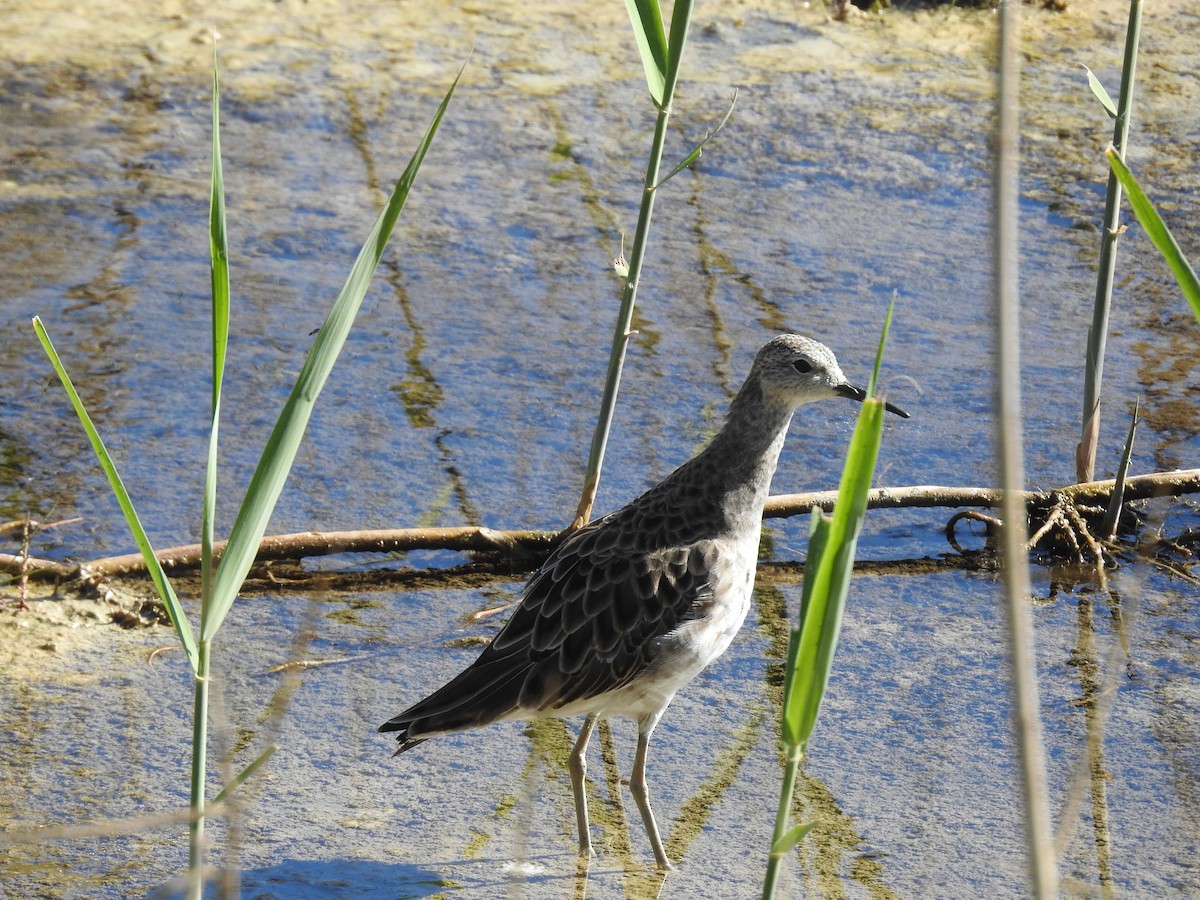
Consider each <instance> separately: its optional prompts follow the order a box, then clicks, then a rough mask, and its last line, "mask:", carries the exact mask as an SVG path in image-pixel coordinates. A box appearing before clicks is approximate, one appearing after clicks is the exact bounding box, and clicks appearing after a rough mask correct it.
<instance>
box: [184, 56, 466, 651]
mask: <svg viewBox="0 0 1200 900" xmlns="http://www.w3.org/2000/svg"><path fill="white" fill-rule="evenodd" d="M461 77H462V72H461V71H460V72H459V74H458V77H456V78H455V79H454V83H453V84H452V85H451V86H450V89H449V90H448V91H447V92H446V96H445V97H444V98H443V100H442V103H441V105H440V106H439V107H438V111H437V114H436V115H435V116H434V118H433V121H432V122H431V123H430V125H429V128H428V129H427V130H426V132H425V134H424V136H423V137H422V138H421V142H420V144H419V145H418V146H417V149H416V151H415V152H414V153H413V156H412V158H411V159H410V160H409V163H408V166H407V168H405V170H404V174H403V175H401V176H400V180H399V181H398V182H397V184H396V187H395V189H394V190H393V191H392V195H391V197H390V198H389V199H388V202H387V205H386V206H385V207H384V209H383V212H382V213H380V215H379V218H378V219H377V220H376V222H375V226H374V228H372V229H371V233H370V235H369V236H368V237H367V240H366V243H364V244H363V247H362V250H361V251H360V252H359V255H358V258H357V260H355V263H354V267H353V268H352V269H351V271H350V275H349V277H348V278H347V279H346V283H345V285H343V287H342V290H341V292H340V293H339V294H338V298H337V301H336V302H335V303H334V305H333V309H332V310H330V312H329V316H328V318H326V320H325V324H324V325H322V326H321V330H320V331H319V332H318V333H317V337H316V339H315V340H314V342H313V346H312V349H311V350H310V351H309V354H308V357H307V358H306V359H305V361H304V366H303V368H302V369H301V370H300V374H299V375H298V376H297V378H296V384H295V386H294V387H293V388H292V392H291V395H290V396H289V397H288V399H287V403H286V404H285V405H284V408H283V412H282V413H280V415H279V419H278V421H277V422H276V423H275V428H274V429H273V430H272V431H271V436H270V437H269V438H268V439H267V445H266V447H265V448H264V450H263V455H262V457H261V458H260V460H259V463H258V466H257V467H256V468H255V470H254V475H253V477H252V478H251V480H250V486H249V488H248V489H247V491H246V498H245V500H244V501H243V502H242V506H241V508H240V509H239V510H238V515H237V518H236V520H235V521H234V523H233V529H232V530H231V532H230V535H229V543H228V545H227V546H226V548H225V553H224V554H223V555H222V557H221V562H220V565H219V566H218V567H217V576H216V582H215V585H214V587H213V595H212V598H211V608H210V609H208V610H206V613H207V614H206V615H205V618H204V623H203V625H202V628H201V636H202V639H204V640H210V639H211V638H212V637H213V635H215V634H216V633H217V630H218V629H219V628H220V627H221V623H222V622H223V621H224V620H225V616H226V615H228V613H229V609H230V607H231V606H232V605H233V601H234V599H235V598H236V597H237V592H238V590H239V588H240V587H241V585H242V582H243V581H244V580H245V578H246V574H247V573H248V572H249V571H250V566H251V565H252V564H253V563H254V558H255V555H256V554H257V552H258V545H259V542H260V541H261V540H262V536H263V534H264V533H265V532H266V529H267V524H268V522H269V521H270V518H271V513H272V512H273V511H274V509H275V503H276V501H278V499H279V495H280V493H281V492H282V491H283V485H284V482H285V481H286V479H287V475H288V472H289V471H290V469H291V466H292V462H293V460H294V459H295V458H296V451H297V450H298V449H299V446H300V440H301V438H302V437H303V436H304V430H305V427H306V426H307V425H308V421H309V418H310V417H311V415H312V408H313V404H314V403H316V400H317V396H318V395H319V394H320V393H321V389H322V388H323V387H324V386H325V382H326V380H327V379H328V377H329V373H330V371H331V370H332V369H333V364H334V362H335V361H336V360H337V357H338V353H339V352H340V351H341V349H342V346H343V344H345V341H346V337H347V335H348V334H349V331H350V326H351V325H352V324H353V322H354V317H355V315H356V314H357V313H358V309H359V306H360V305H361V304H362V300H363V297H364V295H365V294H366V292H367V288H368V287H369V286H370V282H371V276H372V275H373V274H374V272H375V267H376V265H377V264H378V263H379V259H380V257H381V256H382V255H383V251H384V248H385V247H386V246H387V241H388V238H389V237H390V236H391V233H392V229H393V227H394V226H395V224H396V219H397V217H398V216H399V215H400V210H401V209H402V208H403V206H404V201H405V200H406V199H407V197H408V192H409V190H410V189H411V188H412V185H413V182H414V181H415V179H416V176H417V172H418V170H419V169H420V167H421V162H422V161H423V160H424V158H425V153H426V151H427V150H428V149H429V145H430V144H431V143H432V141H433V137H434V134H436V132H437V128H438V125H440V124H441V121H442V117H443V116H444V115H445V112H446V108H447V107H448V106H449V104H450V98H451V97H452V96H453V95H454V89H455V88H456V87H457V86H458V82H459V79H460V78H461Z"/></svg>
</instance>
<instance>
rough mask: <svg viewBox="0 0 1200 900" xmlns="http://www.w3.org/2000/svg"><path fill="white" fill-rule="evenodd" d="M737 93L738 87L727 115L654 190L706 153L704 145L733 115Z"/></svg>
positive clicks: (731, 99)
mask: <svg viewBox="0 0 1200 900" xmlns="http://www.w3.org/2000/svg"><path fill="white" fill-rule="evenodd" d="M737 95H738V92H737V88H734V90H733V96H732V97H730V99H729V109H727V110H725V115H723V116H722V117H721V121H720V122H718V123H717V125H716V127H715V128H713V129H712V130H711V131H709V132H708V133H707V134H705V135H704V140H702V141H701V142H700V143H698V144H697V145H696V146H695V147H693V148H692V152H691V153H689V154H688V155H687V156H685V157H684V158H683V161H682V162H681V163H679V165H677V166H676V167H675V168H673V169H672V170H671V171H670V172H668V173H667V174H666V176H665V177H663V178H660V179H659V181H658V184H656V185H654V188H653V189H654V190H656V191H657V190H658V189H659V188H660V187H662V186H663V185H664V184H666V183H667V182H668V181H670V180H671V179H672V178H674V177H675V176H676V175H678V174H679V173H680V172H682V171H683V170H684V169H686V168H687V167H688V166H690V165H691V164H692V163H694V162H695V161H696V160H698V159H699V158H700V157H701V156H703V155H704V145H705V144H707V143H708V142H709V141H711V140H712V139H713V138H714V137H716V136H717V133H718V132H719V131H720V130H721V129H722V128H724V127H725V123H726V122H728V121H729V117H730V116H731V115H733V107H734V104H736V103H737Z"/></svg>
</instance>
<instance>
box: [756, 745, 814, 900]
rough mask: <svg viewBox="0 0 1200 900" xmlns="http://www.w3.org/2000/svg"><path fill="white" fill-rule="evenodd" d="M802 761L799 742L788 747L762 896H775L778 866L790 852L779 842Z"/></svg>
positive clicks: (786, 828) (784, 831)
mask: <svg viewBox="0 0 1200 900" xmlns="http://www.w3.org/2000/svg"><path fill="white" fill-rule="evenodd" d="M803 761H804V748H803V747H801V746H800V745H799V744H794V745H792V746H790V747H788V758H787V764H786V765H785V766H784V770H783V785H782V787H781V788H780V790H779V809H778V810H777V811H776V813H775V832H774V834H772V835H771V853H770V855H769V856H768V857H767V874H766V877H765V878H764V879H763V897H764V898H770V897H774V896H775V888H776V885H777V882H778V881H779V867H780V865H781V864H782V863H783V860H784V857H786V856H787V855H788V853H789V852H791V849H792V848H791V847H790V846H789V847H787V848H786V849H783V848H781V847H780V843H781V842H782V841H783V836H784V835H785V834H786V833H787V830H788V817H789V816H790V815H791V811H792V797H793V796H794V795H795V793H796V777H797V775H798V774H799V772H800V763H802V762H803Z"/></svg>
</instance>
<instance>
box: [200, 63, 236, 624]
mask: <svg viewBox="0 0 1200 900" xmlns="http://www.w3.org/2000/svg"><path fill="white" fill-rule="evenodd" d="M220 87H221V86H220V82H219V81H218V78H217V62H216V58H215V50H214V59H213V83H212V178H211V184H210V190H209V213H208V234H209V259H210V265H211V281H212V421H211V427H210V430H209V439H208V460H207V464H206V466H205V471H204V498H203V508H202V511H201V517H200V519H201V521H200V559H201V564H200V595H201V597H203V598H208V597H210V596H211V594H212V588H213V541H214V532H215V530H216V509H217V432H218V428H219V424H220V420H221V386H222V383H223V381H224V377H225V356H226V351H227V349H228V346H229V238H228V234H227V232H226V228H225V179H224V173H223V169H222V166H221V116H220ZM209 605H210V604H209V602H208V601H207V599H206V601H205V602H204V603H202V610H204V609H208V607H209ZM201 615H202V616H203V612H202V613H201Z"/></svg>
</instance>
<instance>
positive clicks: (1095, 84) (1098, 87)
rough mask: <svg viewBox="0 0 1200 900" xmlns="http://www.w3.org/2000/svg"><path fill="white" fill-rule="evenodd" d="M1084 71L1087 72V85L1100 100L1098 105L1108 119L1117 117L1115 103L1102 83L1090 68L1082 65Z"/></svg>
mask: <svg viewBox="0 0 1200 900" xmlns="http://www.w3.org/2000/svg"><path fill="white" fill-rule="evenodd" d="M1083 68H1084V71H1086V72H1087V78H1088V85H1089V86H1090V87H1091V89H1092V93H1093V94H1095V95H1096V99H1097V100H1099V101H1100V105H1101V106H1103V107H1104V111H1105V112H1106V113H1108V117H1109V118H1110V119H1115V118H1116V117H1117V104H1115V103H1113V98H1112V97H1110V96H1109V95H1108V91H1106V90H1105V89H1104V85H1102V84H1101V83H1100V79H1099V78H1097V77H1096V76H1095V74H1093V72H1092V70H1091V69H1089V68H1088V67H1087V66H1084V67H1083Z"/></svg>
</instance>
